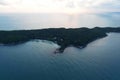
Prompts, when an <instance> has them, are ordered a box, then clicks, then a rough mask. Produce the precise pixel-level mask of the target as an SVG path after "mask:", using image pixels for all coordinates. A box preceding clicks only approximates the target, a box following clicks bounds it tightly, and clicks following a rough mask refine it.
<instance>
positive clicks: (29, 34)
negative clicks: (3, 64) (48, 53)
mask: <svg viewBox="0 0 120 80" xmlns="http://www.w3.org/2000/svg"><path fill="white" fill-rule="evenodd" d="M109 32H118V33H119V32H120V27H117V28H113V27H105V28H101V27H95V28H86V27H83V28H69V29H65V28H48V29H39V30H12V31H0V44H5V45H7V44H20V43H24V42H27V41H30V40H34V39H40V40H48V41H52V42H54V43H57V44H58V45H60V46H61V47H60V48H59V49H57V50H56V51H55V52H60V53H62V52H63V51H64V50H65V48H66V47H69V46H74V47H77V48H84V47H86V45H87V44H88V43H90V42H92V41H94V40H96V39H99V38H103V37H106V36H107V33H109Z"/></svg>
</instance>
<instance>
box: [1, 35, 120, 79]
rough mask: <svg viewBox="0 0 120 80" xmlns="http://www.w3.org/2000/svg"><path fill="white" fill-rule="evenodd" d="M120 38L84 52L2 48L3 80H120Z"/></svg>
mask: <svg viewBox="0 0 120 80" xmlns="http://www.w3.org/2000/svg"><path fill="white" fill-rule="evenodd" d="M119 43H120V34H115V33H111V34H109V36H108V37H105V38H102V39H99V40H96V41H94V42H92V43H90V44H89V45H88V46H87V47H86V48H84V49H81V50H80V49H77V48H74V47H69V48H67V49H66V50H65V52H64V53H63V54H54V53H53V51H54V50H55V49H56V48H58V47H59V46H58V45H56V44H54V43H51V42H50V43H49V42H46V41H45V42H43V41H39V42H38V41H30V42H27V43H24V44H22V45H16V46H0V80H120V64H119V61H120V45H119Z"/></svg>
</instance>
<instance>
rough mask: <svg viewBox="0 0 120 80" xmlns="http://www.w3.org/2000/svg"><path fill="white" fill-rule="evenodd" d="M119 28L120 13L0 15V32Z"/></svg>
mask: <svg viewBox="0 0 120 80" xmlns="http://www.w3.org/2000/svg"><path fill="white" fill-rule="evenodd" d="M96 26H100V27H119V26H120V12H111V13H86V14H73V15H70V14H52V13H51V14H37V13H36V14H35V13H34V14H32V13H31V14H27V13H26V14H22V13H21V14H18V13H16V14H15V13H11V14H8V13H5V14H0V30H19V29H42V28H59V27H66V28H80V27H89V28H93V27H96Z"/></svg>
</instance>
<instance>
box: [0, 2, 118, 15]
mask: <svg viewBox="0 0 120 80" xmlns="http://www.w3.org/2000/svg"><path fill="white" fill-rule="evenodd" d="M0 12H18V13H25V12H30V13H32V12H37V13H38V12H40V13H45V12H47V13H56V12H57V13H82V12H120V0H0Z"/></svg>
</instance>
